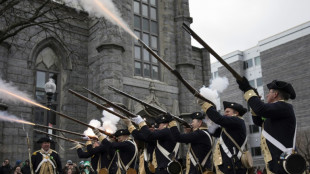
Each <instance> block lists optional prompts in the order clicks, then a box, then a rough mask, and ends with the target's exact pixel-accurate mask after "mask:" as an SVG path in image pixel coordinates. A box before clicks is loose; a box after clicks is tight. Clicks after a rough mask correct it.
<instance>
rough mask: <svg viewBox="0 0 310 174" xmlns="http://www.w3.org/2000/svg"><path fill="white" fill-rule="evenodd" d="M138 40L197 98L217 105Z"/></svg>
mask: <svg viewBox="0 0 310 174" xmlns="http://www.w3.org/2000/svg"><path fill="white" fill-rule="evenodd" d="M138 42H139V43H140V44H141V45H143V47H144V48H145V49H146V50H147V51H148V52H149V53H151V55H153V56H154V57H155V58H156V59H157V60H158V61H159V62H160V63H161V64H163V65H164V66H165V67H166V68H167V69H168V70H169V71H170V72H171V73H172V74H173V75H175V76H176V77H177V78H178V79H179V80H180V81H181V82H182V83H183V85H184V86H185V87H186V88H187V89H188V90H189V91H190V92H191V93H192V94H193V95H194V96H195V97H197V98H199V99H201V100H203V101H206V102H208V103H211V104H212V105H213V106H214V107H215V106H216V105H215V104H214V103H213V102H212V101H210V100H208V99H206V98H205V97H204V96H203V95H201V94H200V93H199V92H198V91H197V90H196V89H195V88H194V87H192V86H191V85H190V84H189V83H188V82H187V81H186V80H185V79H184V78H183V77H182V76H181V74H180V73H179V72H178V71H177V70H176V69H173V68H172V67H171V66H169V65H168V64H167V62H165V61H164V60H163V59H162V58H161V57H159V56H158V55H157V54H156V53H155V52H154V51H153V50H152V49H151V48H150V47H148V46H147V45H146V44H145V43H144V42H143V41H142V40H141V39H138Z"/></svg>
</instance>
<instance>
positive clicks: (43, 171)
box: [40, 149, 56, 174]
mask: <svg viewBox="0 0 310 174" xmlns="http://www.w3.org/2000/svg"><path fill="white" fill-rule="evenodd" d="M40 152H41V153H42V154H45V152H44V151H43V150H42V149H41V150H40ZM52 152H53V151H52V150H51V149H49V151H48V154H49V155H47V156H46V157H48V158H50V155H51V153H52ZM42 158H44V156H43V155H42ZM42 160H44V159H42ZM55 170H56V168H55ZM54 173H56V172H55V171H54V168H53V165H52V164H51V163H50V162H49V161H46V162H44V163H43V164H42V165H41V168H40V174H54Z"/></svg>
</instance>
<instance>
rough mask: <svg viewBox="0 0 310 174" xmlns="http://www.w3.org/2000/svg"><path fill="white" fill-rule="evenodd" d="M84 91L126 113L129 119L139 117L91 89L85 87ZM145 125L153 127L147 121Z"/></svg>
mask: <svg viewBox="0 0 310 174" xmlns="http://www.w3.org/2000/svg"><path fill="white" fill-rule="evenodd" d="M83 89H85V90H86V91H88V92H89V93H90V94H91V95H94V96H96V97H98V98H99V99H101V100H103V101H105V102H107V103H108V104H109V105H110V106H112V107H114V108H116V109H118V110H120V111H122V112H124V113H125V114H126V115H128V116H129V117H137V115H135V114H134V113H132V112H130V111H128V110H126V109H124V108H122V107H120V106H118V105H117V104H114V103H113V102H111V101H110V100H108V99H106V98H104V97H102V96H101V95H99V94H97V93H95V92H94V91H91V90H89V89H87V88H85V87H83ZM145 123H146V124H147V125H148V126H150V125H151V124H150V123H148V122H147V121H145Z"/></svg>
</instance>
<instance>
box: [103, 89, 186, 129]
mask: <svg viewBox="0 0 310 174" xmlns="http://www.w3.org/2000/svg"><path fill="white" fill-rule="evenodd" d="M108 87H109V88H110V89H112V90H113V91H115V92H117V93H119V94H122V95H124V96H126V97H128V98H130V99H132V100H134V101H136V102H139V103H141V104H142V105H144V106H146V107H149V108H152V109H154V110H156V111H157V112H160V113H162V114H168V112H167V111H164V110H162V109H160V108H157V107H155V106H152V105H150V104H148V103H146V102H144V101H142V100H140V99H138V98H136V97H134V96H132V95H129V94H127V93H125V92H123V91H121V90H119V89H116V88H114V87H112V86H108ZM169 114H170V113H169ZM170 115H171V116H172V117H173V118H174V119H176V120H177V121H178V122H180V123H181V124H183V125H184V126H185V127H188V128H190V127H191V126H190V125H189V124H188V123H187V122H186V121H185V120H183V119H182V118H180V117H177V116H175V115H172V114H170Z"/></svg>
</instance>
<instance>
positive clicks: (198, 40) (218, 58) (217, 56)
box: [183, 23, 242, 80]
mask: <svg viewBox="0 0 310 174" xmlns="http://www.w3.org/2000/svg"><path fill="white" fill-rule="evenodd" d="M183 28H184V30H185V31H187V32H188V33H189V34H190V35H191V36H193V38H194V39H195V40H196V41H197V42H199V43H200V44H201V45H202V46H203V47H204V48H205V49H207V50H208V51H209V53H211V54H212V55H213V56H214V57H215V58H216V59H217V60H218V61H219V62H220V63H221V64H222V65H223V66H224V67H225V68H226V69H227V70H228V71H229V72H230V73H231V74H232V75H233V76H234V77H235V78H236V79H237V80H242V77H241V76H240V75H239V74H238V73H237V72H236V71H235V70H234V69H233V68H232V67H231V66H229V65H228V64H227V63H226V62H225V60H224V59H222V58H221V57H220V56H219V55H218V54H217V53H216V52H215V51H214V50H213V49H212V48H211V47H210V46H209V45H208V44H207V43H206V42H204V41H203V40H202V39H201V38H200V37H199V36H198V35H197V34H196V33H195V32H194V31H193V30H192V29H191V28H190V27H189V26H188V25H186V24H185V23H183Z"/></svg>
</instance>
